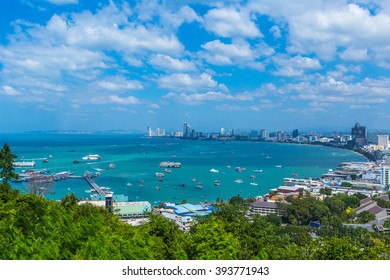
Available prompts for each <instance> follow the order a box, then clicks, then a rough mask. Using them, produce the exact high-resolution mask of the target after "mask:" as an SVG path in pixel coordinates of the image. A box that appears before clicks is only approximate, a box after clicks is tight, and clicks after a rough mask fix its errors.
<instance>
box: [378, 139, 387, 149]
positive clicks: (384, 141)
mask: <svg viewBox="0 0 390 280" xmlns="http://www.w3.org/2000/svg"><path fill="white" fill-rule="evenodd" d="M378 146H383V147H384V149H385V150H388V149H389V135H378Z"/></svg>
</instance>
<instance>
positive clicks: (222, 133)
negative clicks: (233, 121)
mask: <svg viewBox="0 0 390 280" xmlns="http://www.w3.org/2000/svg"><path fill="white" fill-rule="evenodd" d="M220 134H221V136H224V135H225V129H224V128H223V127H221V133H220Z"/></svg>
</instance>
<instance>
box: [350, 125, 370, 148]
mask: <svg viewBox="0 0 390 280" xmlns="http://www.w3.org/2000/svg"><path fill="white" fill-rule="evenodd" d="M351 136H352V140H353V141H354V142H355V144H356V145H358V146H364V145H366V144H367V129H366V127H365V126H362V125H360V124H359V123H356V124H355V126H354V127H352V130H351Z"/></svg>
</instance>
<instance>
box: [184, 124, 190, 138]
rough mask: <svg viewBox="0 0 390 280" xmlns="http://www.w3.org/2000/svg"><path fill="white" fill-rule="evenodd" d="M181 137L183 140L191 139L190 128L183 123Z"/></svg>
mask: <svg viewBox="0 0 390 280" xmlns="http://www.w3.org/2000/svg"><path fill="white" fill-rule="evenodd" d="M183 137H184V138H191V137H192V129H191V126H190V125H189V124H187V123H183Z"/></svg>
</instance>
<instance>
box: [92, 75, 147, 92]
mask: <svg viewBox="0 0 390 280" xmlns="http://www.w3.org/2000/svg"><path fill="white" fill-rule="evenodd" d="M97 85H98V86H99V87H101V88H103V89H107V90H113V91H123V90H140V89H143V86H142V84H141V83H140V82H139V81H132V80H127V79H126V78H124V77H120V76H115V77H111V78H106V79H104V80H101V81H98V82H97Z"/></svg>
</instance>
